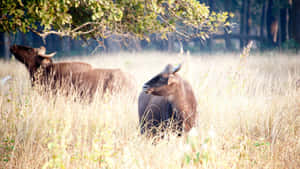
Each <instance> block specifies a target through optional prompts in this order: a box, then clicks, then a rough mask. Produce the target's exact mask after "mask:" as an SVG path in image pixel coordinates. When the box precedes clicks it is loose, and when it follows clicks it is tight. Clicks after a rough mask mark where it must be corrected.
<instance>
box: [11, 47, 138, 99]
mask: <svg viewBox="0 0 300 169" xmlns="http://www.w3.org/2000/svg"><path fill="white" fill-rule="evenodd" d="M10 51H11V53H13V54H14V55H15V57H16V58H17V59H18V60H19V61H20V62H22V63H24V64H25V66H26V68H27V69H28V71H29V73H30V77H31V80H32V84H33V85H34V84H37V83H38V84H41V85H45V86H47V87H49V89H51V90H53V91H57V89H63V90H64V91H65V92H66V94H69V93H70V90H71V88H72V87H73V88H72V90H73V89H75V91H76V92H77V94H79V95H80V96H83V95H88V96H91V97H92V96H93V95H94V94H95V92H96V90H97V89H100V90H101V93H105V92H113V91H114V92H115V91H116V92H119V91H121V90H122V91H123V89H128V90H127V91H129V89H131V90H132V89H135V87H134V83H133V82H132V78H130V75H129V74H126V73H124V72H122V71H121V70H119V69H93V68H92V66H91V65H90V64H87V63H83V62H56V63H53V61H52V57H53V56H54V55H55V53H52V54H48V55H47V54H45V53H46V49H45V47H41V48H31V47H26V46H20V45H13V46H12V47H11V48H10Z"/></svg>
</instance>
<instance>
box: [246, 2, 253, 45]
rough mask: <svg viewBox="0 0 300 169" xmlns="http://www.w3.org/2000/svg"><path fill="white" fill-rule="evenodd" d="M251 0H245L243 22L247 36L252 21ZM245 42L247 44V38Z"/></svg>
mask: <svg viewBox="0 0 300 169" xmlns="http://www.w3.org/2000/svg"><path fill="white" fill-rule="evenodd" d="M250 7H251V0H247V11H246V22H245V23H246V24H245V32H246V35H247V36H248V35H249V34H250V26H251V23H252V20H251V8H250ZM246 44H248V40H247V41H246Z"/></svg>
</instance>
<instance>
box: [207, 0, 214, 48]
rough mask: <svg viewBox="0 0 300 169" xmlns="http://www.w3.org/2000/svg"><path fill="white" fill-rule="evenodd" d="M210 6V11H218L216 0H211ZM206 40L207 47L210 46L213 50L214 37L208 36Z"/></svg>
mask: <svg viewBox="0 0 300 169" xmlns="http://www.w3.org/2000/svg"><path fill="white" fill-rule="evenodd" d="M208 6H209V8H210V12H212V11H216V3H215V1H214V0H209V1H208ZM206 41H207V48H208V50H209V52H211V51H212V39H211V38H208V39H207V40H206Z"/></svg>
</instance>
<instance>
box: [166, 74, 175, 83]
mask: <svg viewBox="0 0 300 169" xmlns="http://www.w3.org/2000/svg"><path fill="white" fill-rule="evenodd" d="M175 82H177V80H176V78H175V75H173V74H170V75H169V78H168V85H171V84H172V83H175Z"/></svg>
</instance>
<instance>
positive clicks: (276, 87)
mask: <svg viewBox="0 0 300 169" xmlns="http://www.w3.org/2000/svg"><path fill="white" fill-rule="evenodd" d="M71 60H81V61H86V62H89V63H91V64H92V65H94V66H95V67H106V68H107V67H111V68H117V67H120V68H122V69H123V70H125V71H127V72H130V73H132V74H133V75H134V76H135V78H136V79H137V86H139V87H140V88H141V86H142V84H143V82H145V81H147V80H148V79H150V78H151V77H152V76H153V75H155V74H156V73H158V72H160V71H161V70H162V69H163V68H164V66H165V65H166V64H167V63H179V62H182V61H183V60H184V61H185V63H184V67H183V70H181V72H180V74H181V75H182V76H183V77H184V78H186V79H188V80H189V81H190V82H191V84H192V86H193V89H194V92H195V94H196V97H197V101H198V113H199V119H198V124H197V127H196V128H195V129H193V130H192V131H191V132H190V133H189V136H188V137H186V138H187V139H186V140H185V138H184V137H179V138H178V137H176V136H172V135H169V137H167V138H166V139H164V140H161V141H160V142H159V143H157V144H156V145H153V144H152V143H151V140H147V139H146V138H144V137H143V136H140V135H139V131H138V115H137V114H138V113H137V101H135V102H131V101H130V100H129V101H128V100H123V99H120V98H119V97H117V96H116V97H113V98H111V97H105V98H104V99H103V100H101V99H100V98H99V97H96V98H95V100H94V101H93V102H92V103H90V104H83V103H78V102H74V101H72V100H74V99H72V96H69V97H68V98H65V97H64V96H60V95H58V96H43V95H40V93H39V92H38V91H37V90H34V89H33V88H32V87H31V85H30V81H29V76H28V73H27V71H26V69H25V68H24V66H23V65H21V64H20V63H18V62H17V61H9V62H4V61H1V62H0V78H1V77H4V76H6V75H11V76H12V79H11V80H10V81H8V82H7V83H6V84H5V85H4V86H0V87H1V90H0V168H20V169H32V168H125V169H128V168H142V169H147V168H155V169H158V168H161V169H166V168H172V169H176V168H218V169H219V168H260V169H261V168H278V169H279V168H280V169H281V168H291V169H295V168H300V137H299V136H300V110H299V108H300V93H299V92H300V91H299V92H297V90H296V88H295V83H296V80H298V79H299V78H300V61H299V59H298V56H294V55H288V54H281V55H280V54H277V53H266V54H252V55H250V56H249V57H246V58H240V57H239V55H236V54H218V55H214V56H209V55H205V56H187V55H177V54H174V55H171V54H166V53H141V54H138V53H130V54H129V53H122V54H114V55H109V56H108V55H101V56H95V57H93V58H85V57H82V58H72V59H71ZM140 88H139V89H138V90H140Z"/></svg>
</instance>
